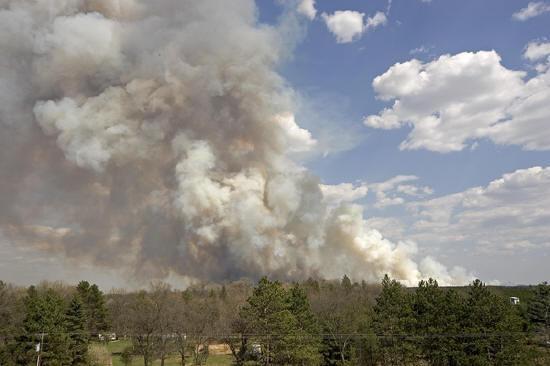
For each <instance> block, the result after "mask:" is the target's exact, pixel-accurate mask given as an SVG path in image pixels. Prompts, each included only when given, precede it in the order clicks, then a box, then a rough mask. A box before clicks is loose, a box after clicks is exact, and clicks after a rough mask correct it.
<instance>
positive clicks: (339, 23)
mask: <svg viewBox="0 0 550 366" xmlns="http://www.w3.org/2000/svg"><path fill="white" fill-rule="evenodd" d="M364 16H365V13H359V12H357V11H352V10H337V11H335V12H334V13H333V14H330V15H329V14H327V13H323V14H322V17H323V19H324V20H325V24H326V25H327V27H328V29H329V30H330V32H331V33H332V34H334V36H335V37H336V42H338V43H349V42H352V41H355V40H357V39H359V38H360V37H361V35H362V34H363V33H364V32H366V31H367V30H369V29H374V28H377V27H379V26H381V25H385V24H386V23H387V21H388V19H387V17H386V14H384V13H383V12H381V11H379V12H377V13H376V14H374V16H372V17H368V18H367V20H366V21H365V22H363V18H364Z"/></svg>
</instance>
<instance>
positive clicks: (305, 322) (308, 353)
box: [288, 284, 321, 365]
mask: <svg viewBox="0 0 550 366" xmlns="http://www.w3.org/2000/svg"><path fill="white" fill-rule="evenodd" d="M288 307H289V310H290V312H291V313H292V315H294V318H295V319H296V329H295V334H296V343H295V345H296V350H295V352H293V355H292V357H291V361H292V364H293V365H313V364H319V362H320V356H321V355H320V353H319V350H320V346H321V344H320V338H319V335H318V334H319V326H318V323H317V319H316V318H315V315H314V314H313V312H312V311H311V307H310V304H309V300H308V298H307V295H306V292H305V291H304V289H303V288H301V287H300V286H299V285H298V284H295V285H294V286H293V287H292V288H291V289H290V291H289V294H288Z"/></svg>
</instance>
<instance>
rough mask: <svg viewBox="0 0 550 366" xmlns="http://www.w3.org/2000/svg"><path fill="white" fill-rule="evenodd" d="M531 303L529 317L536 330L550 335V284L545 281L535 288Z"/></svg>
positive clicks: (547, 335)
mask: <svg viewBox="0 0 550 366" xmlns="http://www.w3.org/2000/svg"><path fill="white" fill-rule="evenodd" d="M533 293H534V294H533V295H534V296H533V299H532V300H531V302H530V303H529V307H528V310H527V311H528V317H529V321H530V323H531V324H532V325H533V326H534V328H535V330H536V331H537V332H539V333H541V334H543V335H544V336H546V337H549V336H550V285H549V284H548V283H547V282H543V283H541V284H539V285H538V286H536V287H535V289H534V290H533Z"/></svg>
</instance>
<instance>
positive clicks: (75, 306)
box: [65, 295, 89, 366]
mask: <svg viewBox="0 0 550 366" xmlns="http://www.w3.org/2000/svg"><path fill="white" fill-rule="evenodd" d="M65 318H66V324H67V332H68V333H69V338H70V341H71V344H70V347H71V348H70V350H71V365H73V366H81V365H86V364H87V361H88V357H87V356H88V340H89V337H88V333H87V330H86V315H85V313H84V307H83V305H82V302H81V300H80V296H78V295H76V296H74V297H73V298H72V300H71V302H70V304H69V308H68V309H67V312H66V316H65Z"/></svg>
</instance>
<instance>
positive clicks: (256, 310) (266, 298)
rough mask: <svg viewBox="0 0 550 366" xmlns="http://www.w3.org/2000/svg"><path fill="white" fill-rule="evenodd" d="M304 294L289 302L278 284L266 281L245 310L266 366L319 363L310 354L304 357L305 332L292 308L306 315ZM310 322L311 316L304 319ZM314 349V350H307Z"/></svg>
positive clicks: (261, 282) (243, 315)
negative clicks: (302, 302) (308, 319)
mask: <svg viewBox="0 0 550 366" xmlns="http://www.w3.org/2000/svg"><path fill="white" fill-rule="evenodd" d="M300 296H301V295H298V294H297V293H296V296H295V297H294V298H292V300H290V301H289V297H288V295H287V292H286V290H285V289H284V288H283V286H282V285H281V283H280V282H278V281H274V282H272V281H269V280H268V279H267V278H265V277H264V278H262V279H261V280H260V281H259V282H258V285H257V286H256V287H255V288H254V291H253V293H252V295H251V296H250V297H249V298H248V300H247V304H246V305H245V306H244V307H243V308H242V310H241V318H242V319H243V320H244V321H245V322H246V323H248V324H250V331H251V332H253V333H254V334H253V336H254V337H253V338H254V339H255V341H256V342H257V343H258V344H259V345H260V348H261V351H260V352H259V354H258V355H257V356H258V358H259V361H260V363H261V364H262V365H288V364H295V363H293V362H295V360H296V359H298V360H299V361H298V362H299V363H298V364H299V365H302V364H303V365H310V364H315V363H314V362H315V361H313V360H311V359H310V355H309V352H307V354H303V353H302V351H301V349H302V348H301V347H302V346H303V344H302V343H301V342H304V339H305V338H304V335H305V331H304V330H302V329H300V324H299V321H298V319H297V317H296V316H295V314H293V312H292V310H291V308H292V307H294V308H293V309H294V310H295V311H296V313H297V314H298V313H300V315H304V314H305V313H304V311H306V309H305V307H304V306H303V305H304V304H300V302H301V300H303V299H301V298H300ZM302 321H303V324H304V326H305V324H306V323H307V315H305V316H303V318H302ZM306 346H308V345H306ZM305 348H306V349H308V348H309V349H311V347H305Z"/></svg>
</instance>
